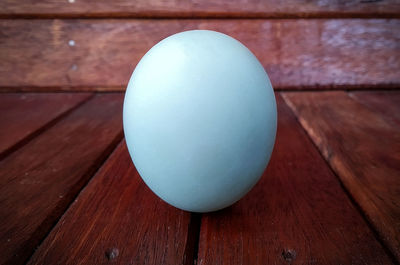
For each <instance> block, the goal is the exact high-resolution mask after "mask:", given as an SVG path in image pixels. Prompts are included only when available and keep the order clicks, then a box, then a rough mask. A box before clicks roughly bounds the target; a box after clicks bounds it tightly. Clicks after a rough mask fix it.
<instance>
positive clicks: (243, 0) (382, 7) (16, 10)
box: [0, 0, 400, 18]
mask: <svg viewBox="0 0 400 265" xmlns="http://www.w3.org/2000/svg"><path fill="white" fill-rule="evenodd" d="M399 13H400V4H399V2H398V1H395V0H385V1H359V0H349V1H340V0H335V1H307V0H285V1H279V0H264V1H259V0H202V1H182V0H172V1H162V0H139V1H129V0H113V1H109V0H85V1H80V0H69V1H67V0H42V1H33V0H22V1H21V0H19V1H18V0H2V1H1V2H0V16H2V17H15V16H17V15H20V16H23V15H25V16H36V17H37V16H39V17H43V16H51V17H54V16H61V17H79V16H80V17H153V18H154V17H172V18H177V17H184V18H188V17H189V18H190V17H264V18H276V17H297V18H299V17H354V16H356V17H398V16H399Z"/></svg>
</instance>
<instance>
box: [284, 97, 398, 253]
mask: <svg viewBox="0 0 400 265" xmlns="http://www.w3.org/2000/svg"><path fill="white" fill-rule="evenodd" d="M284 95H285V99H286V102H287V103H288V104H289V105H290V107H291V108H292V110H293V111H294V112H296V114H297V117H298V118H299V120H300V122H301V124H302V125H303V127H304V128H305V129H306V130H307V132H308V134H309V135H310V136H311V138H312V139H313V141H314V142H315V144H316V145H317V146H318V147H319V149H320V151H321V152H322V154H323V155H324V157H325V159H326V160H327V161H328V162H329V163H330V165H331V167H332V168H333V169H334V170H335V172H336V173H337V175H338V176H339V178H340V179H341V181H342V183H343V184H344V186H345V187H346V189H347V190H348V191H349V192H350V194H351V195H352V197H353V198H354V200H355V201H356V202H357V203H358V204H359V205H360V207H361V208H362V209H363V211H364V212H365V215H366V216H367V218H368V219H369V221H370V222H371V223H372V224H373V226H374V227H375V228H376V230H377V231H378V233H379V234H380V236H381V238H382V240H383V241H384V242H385V243H386V245H387V246H388V247H389V248H390V250H391V251H392V253H394V255H395V256H396V257H397V260H398V261H400V205H399V202H400V190H399V187H400V178H399V175H400V126H399V125H397V124H394V123H390V122H388V121H387V119H385V118H383V117H382V115H381V114H380V113H378V112H375V111H371V109H369V108H367V107H366V106H364V105H362V104H360V103H358V102H356V101H355V100H353V99H351V98H350V97H349V96H348V95H347V93H346V92H342V91H338V92H321V93H307V92H304V93H286V94H284Z"/></svg>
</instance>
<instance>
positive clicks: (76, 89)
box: [0, 83, 400, 94]
mask: <svg viewBox="0 0 400 265" xmlns="http://www.w3.org/2000/svg"><path fill="white" fill-rule="evenodd" d="M272 87H273V88H274V90H275V91H278V92H299V91H307V92H324V91H347V92H350V91H374V90H379V91H381V92H382V91H397V90H400V83H399V84H361V85H360V84H359V85H348V84H343V85H309V86H308V85H306V86H274V84H272ZM125 90H126V86H105V87H104V86H72V87H65V86H51V87H46V86H40V87H39V86H38V87H35V86H16V87H8V86H7V87H1V86H0V94H5V93H26V92H29V93H71V92H73V93H87V92H96V93H118V92H125Z"/></svg>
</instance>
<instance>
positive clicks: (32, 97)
mask: <svg viewBox="0 0 400 265" xmlns="http://www.w3.org/2000/svg"><path fill="white" fill-rule="evenodd" d="M89 97H90V94H88V93H79V94H78V93H77V94H60V93H57V94H56V93H51V94H49V93H43V94H30V93H24V94H19V93H18V94H14V93H8V94H2V95H0V113H1V122H0V159H1V158H3V157H4V156H5V155H7V154H8V153H9V152H11V151H12V150H15V149H16V148H17V147H18V146H21V145H22V144H23V143H26V142H27V141H28V140H29V139H32V137H34V136H35V135H37V134H38V133H39V132H41V131H43V129H45V128H47V127H48V126H49V125H51V124H53V123H54V121H56V120H57V119H58V118H59V117H62V116H63V115H65V114H66V113H68V111H70V110H71V109H73V108H74V107H76V106H78V105H79V104H81V103H82V102H84V101H85V100H87V99H88V98H89Z"/></svg>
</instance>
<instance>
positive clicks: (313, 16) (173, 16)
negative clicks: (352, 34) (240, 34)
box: [0, 12, 400, 20]
mask: <svg viewBox="0 0 400 265" xmlns="http://www.w3.org/2000/svg"><path fill="white" fill-rule="evenodd" d="M379 18H400V13H356V12H353V13H352V12H349V13H342V14H341V13H337V12H319V13H281V14H262V13H261V14H260V13H253V14H245V15H243V13H241V12H236V13H230V14H220V13H208V14H207V13H201V12H199V13H195V14H193V13H191V12H188V13H187V14H182V13H181V12H178V13H160V14H155V15H154V14H153V15H148V14H140V13H139V14H138V13H123V12H119V13H117V12H116V13H96V14H84V13H80V14H71V13H69V14H68V13H64V14H50V13H47V14H0V19H165V20H169V19H174V20H175V19H182V20H185V19H219V20H224V19H379Z"/></svg>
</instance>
